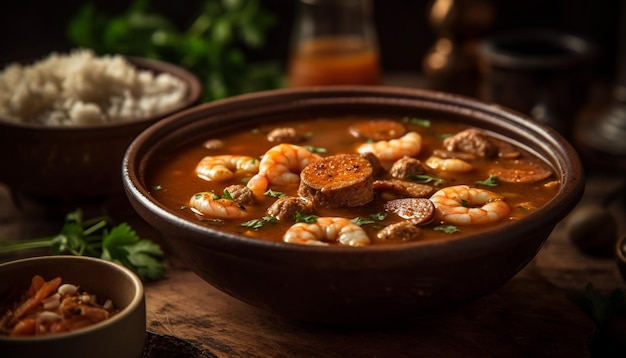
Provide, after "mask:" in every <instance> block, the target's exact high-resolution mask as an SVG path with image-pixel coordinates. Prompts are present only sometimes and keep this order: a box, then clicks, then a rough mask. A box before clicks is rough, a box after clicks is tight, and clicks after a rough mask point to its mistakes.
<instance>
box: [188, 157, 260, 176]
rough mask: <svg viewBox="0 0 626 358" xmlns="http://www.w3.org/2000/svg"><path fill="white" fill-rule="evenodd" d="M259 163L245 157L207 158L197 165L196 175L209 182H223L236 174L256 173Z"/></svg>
mask: <svg viewBox="0 0 626 358" xmlns="http://www.w3.org/2000/svg"><path fill="white" fill-rule="evenodd" d="M258 170H259V161H258V160H257V159H256V158H253V157H249V156H244V155H216V156H206V157H204V158H202V160H200V162H199V163H198V165H196V174H197V175H198V176H199V177H200V178H202V179H204V180H208V181H223V180H228V179H230V178H232V177H234V176H235V174H236V173H238V172H240V173H256V172H257V171H258Z"/></svg>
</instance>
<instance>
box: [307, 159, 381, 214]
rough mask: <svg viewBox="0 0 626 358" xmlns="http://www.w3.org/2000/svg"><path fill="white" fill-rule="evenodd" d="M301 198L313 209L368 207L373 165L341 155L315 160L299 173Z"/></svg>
mask: <svg viewBox="0 0 626 358" xmlns="http://www.w3.org/2000/svg"><path fill="white" fill-rule="evenodd" d="M300 179H301V180H300V187H299V188H298V195H299V196H300V197H302V198H304V199H306V200H309V201H310V202H312V203H313V206H314V207H317V206H322V207H327V208H338V207H354V206H361V205H365V204H367V203H369V202H370V201H372V199H373V198H374V192H373V190H372V183H373V181H374V178H373V170H372V164H371V163H370V162H369V161H368V160H367V159H364V158H363V157H361V156H360V155H358V154H338V155H333V156H329V157H326V158H322V159H320V160H316V161H315V162H313V163H311V164H309V165H308V166H306V167H305V168H304V170H302V172H301V173H300Z"/></svg>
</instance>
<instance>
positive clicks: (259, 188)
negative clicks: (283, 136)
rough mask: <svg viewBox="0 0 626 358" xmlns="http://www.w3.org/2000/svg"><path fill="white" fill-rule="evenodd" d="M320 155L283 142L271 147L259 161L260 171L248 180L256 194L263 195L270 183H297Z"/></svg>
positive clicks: (249, 186)
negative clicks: (303, 170)
mask: <svg viewBox="0 0 626 358" xmlns="http://www.w3.org/2000/svg"><path fill="white" fill-rule="evenodd" d="M318 159H320V156H319V155H317V154H315V153H312V152H310V151H309V150H308V149H306V148H305V147H302V146H298V145H294V144H287V143H281V144H278V145H276V146H274V147H272V148H270V149H269V150H268V151H267V152H265V154H264V155H263V158H262V159H261V162H260V163H259V172H258V173H257V174H256V175H254V176H253V177H252V178H251V179H250V180H249V181H248V184H247V186H248V188H250V189H251V190H252V191H253V192H254V193H255V195H262V194H263V193H264V192H265V191H266V190H267V189H268V188H269V185H270V184H280V185H284V184H297V183H299V182H300V175H299V174H300V172H301V171H302V169H304V168H305V167H306V166H307V165H309V164H310V163H312V162H313V161H316V160H318Z"/></svg>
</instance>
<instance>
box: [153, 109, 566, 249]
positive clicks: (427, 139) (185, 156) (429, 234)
mask: <svg viewBox="0 0 626 358" xmlns="http://www.w3.org/2000/svg"><path fill="white" fill-rule="evenodd" d="M365 120H368V119H367V118H363V117H340V118H315V119H310V120H309V119H307V120H302V119H299V120H293V121H289V122H281V123H279V124H276V123H274V124H262V125H259V126H258V127H257V128H254V129H248V130H241V131H239V132H234V133H228V134H227V135H220V137H219V138H210V137H209V136H207V137H206V138H204V139H203V140H202V141H197V142H195V143H191V144H190V145H187V146H184V147H183V148H180V149H178V150H175V151H173V152H171V153H168V154H163V155H161V156H160V158H158V160H156V161H154V162H152V163H151V166H152V167H151V170H149V171H148V175H147V184H148V186H149V187H151V188H158V190H152V192H151V195H152V196H153V197H154V198H155V200H157V201H158V202H160V203H162V204H163V205H165V206H166V207H168V208H170V209H171V210H173V211H175V212H176V213H178V214H179V215H180V216H182V217H185V218H187V219H188V220H191V221H195V222H198V223H202V224H203V225H207V226H209V227H212V228H214V229H217V230H223V231H227V232H232V233H236V234H241V235H245V236H248V237H253V238H258V239H263V240H271V241H278V242H281V241H282V236H283V234H284V232H285V231H286V230H287V229H288V228H289V227H290V226H291V225H293V224H294V222H295V221H292V222H284V221H280V222H277V223H267V224H265V225H264V226H263V227H261V228H258V229H251V228H248V227H244V226H242V225H241V224H242V223H244V222H246V221H248V220H252V219H260V218H262V217H264V216H267V213H266V209H267V208H268V207H269V206H270V205H271V204H272V203H273V202H274V201H275V200H276V198H274V197H270V196H264V197H263V198H262V199H261V200H260V201H258V202H257V203H256V204H255V205H246V206H245V208H246V212H247V216H246V217H245V218H239V219H228V220H217V219H210V218H206V217H201V216H199V215H197V214H195V213H193V212H192V211H191V210H190V209H189V207H188V206H187V205H188V203H189V199H190V198H191V197H192V196H193V195H194V194H196V193H198V192H203V191H213V192H215V193H216V194H218V195H221V194H222V192H223V190H224V188H225V187H226V186H228V185H232V184H243V183H245V182H246V180H248V179H249V178H250V177H251V174H247V175H237V176H236V177H235V178H234V179H232V180H229V181H226V182H214V181H213V182H211V181H206V180H203V179H201V178H199V177H198V176H196V174H195V167H196V165H197V164H198V162H199V161H200V160H201V159H202V158H203V157H204V156H211V155H223V154H231V155H247V156H253V157H259V158H260V157H261V156H262V155H263V154H264V153H265V152H266V151H267V150H268V149H270V148H271V147H273V146H274V145H276V143H272V142H270V141H269V140H268V139H267V137H266V136H267V134H268V133H269V132H270V131H271V130H272V129H275V128H278V127H281V128H282V127H292V128H295V129H296V130H297V132H298V133H301V134H307V139H306V141H305V142H304V143H300V144H299V145H302V146H313V147H320V148H325V150H326V151H327V152H326V153H321V154H320V155H321V156H323V157H324V156H328V155H334V154H340V153H357V149H356V148H357V147H358V146H359V145H360V144H362V143H364V142H365V140H364V139H362V138H356V137H354V136H353V135H351V134H350V133H349V130H348V128H349V126H350V125H351V124H353V123H355V121H365ZM394 120H398V121H401V122H404V125H405V127H406V128H407V130H408V131H416V132H418V133H419V134H420V135H421V136H422V149H421V152H420V153H419V154H418V155H417V158H418V159H420V160H421V161H422V163H423V162H424V161H425V160H426V159H427V158H428V157H429V156H430V154H431V153H432V151H433V150H434V149H437V148H439V149H442V148H443V146H442V141H443V138H445V137H446V136H450V135H453V134H455V133H458V132H460V131H462V130H464V129H467V128H469V127H467V126H464V125H461V124H458V123H453V122H446V121H441V120H437V121H430V126H428V127H425V126H423V125H420V124H413V123H409V121H408V120H407V119H406V118H396V119H394ZM209 139H219V140H220V141H222V142H223V147H222V148H221V149H207V148H205V147H204V146H203V143H204V141H206V140H209ZM511 144H514V143H511ZM516 148H517V149H518V151H519V152H521V157H520V158H525V159H531V160H534V161H537V162H541V163H543V165H544V166H546V164H545V163H544V162H543V161H541V160H539V159H538V158H536V157H534V156H533V155H532V154H531V153H529V152H528V151H524V150H523V149H521V148H519V147H516ZM505 161H509V163H508V165H514V164H515V163H514V162H511V159H506V160H505V159H499V158H497V159H485V158H477V159H476V160H474V161H472V162H471V164H472V165H473V166H474V169H473V170H472V171H470V172H467V173H446V172H434V171H432V170H428V172H427V174H428V175H430V176H433V177H436V178H438V179H441V181H442V182H441V184H440V185H438V186H435V185H434V184H433V183H427V185H433V186H435V189H441V188H443V187H445V186H451V185H459V184H467V185H469V186H470V187H477V185H476V182H478V181H483V180H485V179H486V178H488V177H489V170H490V168H492V167H493V166H494V165H501V164H503V162H505ZM381 164H383V167H384V168H386V169H389V167H390V166H391V164H392V163H385V162H382V163H381ZM546 167H547V166H546ZM389 178H390V176H389V174H388V173H386V174H385V176H384V177H383V179H389ZM377 179H378V178H377ZM559 187H560V184H559V183H558V178H556V176H555V175H554V174H552V175H551V176H550V177H549V178H547V179H544V180H541V181H538V182H535V183H527V184H526V183H506V182H499V183H498V185H497V186H496V187H482V188H484V189H487V190H490V191H493V192H496V193H500V194H502V195H504V197H505V200H506V202H507V203H508V204H509V206H510V207H511V208H512V210H511V212H510V214H509V217H508V218H505V219H504V220H502V221H500V222H497V223H494V224H485V225H466V226H457V229H458V231H457V232H455V233H446V232H444V231H440V230H436V229H435V228H436V227H440V226H441V225H442V224H443V223H441V222H437V221H435V222H433V223H430V224H428V225H426V226H421V227H420V228H421V231H422V234H421V237H420V240H439V239H445V238H449V237H451V236H457V235H462V234H466V233H472V232H476V231H478V230H484V229H486V228H489V227H492V226H493V225H502V224H503V223H506V222H508V221H512V220H517V219H519V218H521V217H523V216H525V215H528V214H529V213H531V212H533V211H534V210H536V209H537V208H539V207H541V206H542V205H544V204H545V203H546V202H548V201H549V200H550V199H551V198H553V197H554V196H555V195H556V193H557V191H558V189H559ZM270 189H272V190H273V191H277V192H282V193H285V194H287V195H291V196H297V194H296V192H297V189H298V185H290V186H277V185H271V186H270ZM385 200H386V198H385V199H383V198H381V197H375V199H374V200H373V201H372V202H370V203H368V204H366V205H363V206H360V207H349V208H316V211H315V215H317V216H341V217H346V218H349V219H353V218H356V217H361V218H370V217H371V215H375V214H379V213H383V212H384V210H383V208H382V205H383V204H384V202H385ZM401 220H404V219H402V218H400V217H399V216H397V215H396V214H393V213H389V214H387V215H386V217H385V218H384V219H383V220H380V221H378V220H376V221H375V222H373V223H370V224H365V225H362V228H363V229H364V230H365V231H366V232H367V233H368V235H369V236H370V239H371V244H372V245H380V244H397V243H398V242H395V241H393V242H388V241H383V240H381V239H378V238H377V237H376V233H377V232H378V231H379V230H380V229H381V228H382V227H384V226H387V225H390V224H393V223H395V222H398V221H401Z"/></svg>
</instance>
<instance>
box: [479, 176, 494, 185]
mask: <svg viewBox="0 0 626 358" xmlns="http://www.w3.org/2000/svg"><path fill="white" fill-rule="evenodd" d="M476 185H482V186H491V187H494V186H498V176H497V175H490V176H489V178H487V179H485V180H482V181H477V182H476Z"/></svg>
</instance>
